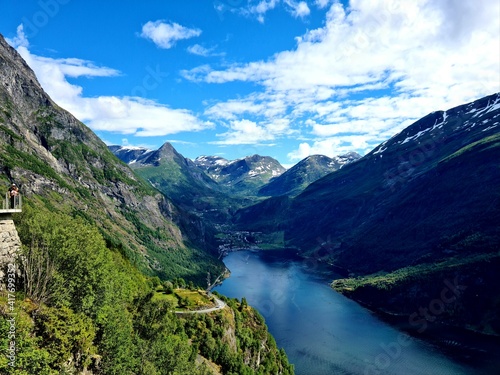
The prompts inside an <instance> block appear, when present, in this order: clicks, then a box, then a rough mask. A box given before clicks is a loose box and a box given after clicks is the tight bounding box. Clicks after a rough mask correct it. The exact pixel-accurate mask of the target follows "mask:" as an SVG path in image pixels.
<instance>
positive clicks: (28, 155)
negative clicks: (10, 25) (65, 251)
mask: <svg viewBox="0 0 500 375" xmlns="http://www.w3.org/2000/svg"><path fill="white" fill-rule="evenodd" d="M0 66H1V74H0V149H1V150H2V152H1V155H0V168H1V170H2V173H1V175H0V178H1V180H2V181H3V182H4V184H6V186H7V184H10V182H14V181H15V182H16V183H17V184H18V185H19V186H20V188H21V193H22V194H23V195H24V197H25V198H27V202H28V203H29V201H30V200H31V201H32V202H33V204H36V205H44V206H49V207H52V209H57V210H61V211H63V212H68V213H71V214H73V215H79V216H82V217H85V218H86V220H88V221H89V222H91V223H99V227H100V229H101V232H102V233H103V235H104V236H105V238H106V239H107V241H108V243H109V244H110V245H111V246H114V247H117V248H120V249H122V250H121V251H123V253H124V254H126V256H127V257H129V258H130V259H131V261H132V262H136V263H137V264H138V266H139V267H140V268H141V269H142V270H143V271H144V272H146V273H148V274H152V275H154V274H158V275H160V276H161V277H163V278H166V277H173V276H180V273H179V272H181V273H182V275H183V276H185V277H187V278H189V277H195V278H200V279H202V278H203V274H204V273H205V272H206V271H205V270H203V271H202V269H203V268H204V267H205V266H203V265H200V266H201V267H198V266H196V267H193V269H192V270H189V269H188V267H187V264H186V266H182V267H179V268H177V266H176V265H175V261H174V260H173V259H174V258H175V257H176V255H175V254H176V253H178V251H182V252H185V251H187V252H192V253H193V254H192V255H193V256H194V254H198V253H199V252H200V251H202V250H200V249H199V248H198V249H194V248H192V247H191V245H190V244H189V243H190V242H191V240H190V239H189V238H187V237H185V236H184V234H183V233H182V232H181V231H180V229H179V227H178V225H177V224H176V223H175V222H174V221H177V222H179V223H180V222H182V220H183V215H184V214H182V212H180V211H179V210H178V209H177V208H176V207H175V206H174V205H173V204H172V203H171V202H170V201H169V200H168V199H166V198H165V197H164V196H162V195H161V194H160V193H159V192H158V191H156V190H154V189H153V188H152V187H150V186H149V185H148V184H146V183H145V182H144V181H143V180H141V179H140V178H137V177H136V175H135V174H134V173H133V172H132V170H131V169H130V168H129V167H128V166H126V165H125V164H123V163H122V162H121V161H120V160H119V159H118V158H116V157H115V156H114V155H113V154H112V153H111V151H109V150H108V148H107V146H106V145H105V144H104V143H103V142H102V141H101V140H100V139H99V138H98V137H97V136H96V135H95V134H94V133H93V132H92V131H91V130H90V129H89V128H88V127H86V126H85V125H84V124H82V123H81V122H80V121H78V120H77V119H76V118H74V117H73V116H72V115H71V114H70V113H69V112H67V111H65V110H63V109H62V108H60V107H59V106H58V105H57V104H55V103H54V102H53V101H52V100H51V99H50V97H49V96H48V95H47V94H46V93H45V92H44V91H43V89H42V87H41V86H40V84H39V83H38V80H37V78H36V76H35V74H34V73H33V71H32V70H31V69H30V68H29V66H28V65H27V64H26V63H25V62H24V61H23V60H22V58H21V57H20V56H19V54H18V53H17V52H16V51H15V50H14V49H13V48H12V47H11V46H9V45H8V44H7V43H6V42H5V40H4V39H3V38H2V37H0ZM214 256H215V254H213V255H211V254H210V253H207V261H206V265H208V264H211V265H210V266H208V268H212V267H214V266H215V265H217V264H219V265H218V266H216V267H215V269H218V270H221V269H222V264H221V263H220V261H217V258H215V257H214ZM176 268H177V270H175V271H174V269H176ZM181 269H182V271H181ZM215 272H217V271H215ZM197 273H198V275H196V274H197Z"/></svg>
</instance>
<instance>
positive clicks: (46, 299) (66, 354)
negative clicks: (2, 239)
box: [0, 204, 293, 375]
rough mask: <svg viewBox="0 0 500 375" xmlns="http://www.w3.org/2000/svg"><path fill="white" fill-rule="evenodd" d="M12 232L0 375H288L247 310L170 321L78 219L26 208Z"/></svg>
mask: <svg viewBox="0 0 500 375" xmlns="http://www.w3.org/2000/svg"><path fill="white" fill-rule="evenodd" d="M16 225H17V227H18V230H19V234H20V237H21V240H22V243H23V249H22V254H20V255H21V256H20V257H19V259H18V260H17V261H16V266H17V268H18V269H19V270H20V271H21V274H20V275H19V276H20V277H19V278H18V282H17V284H16V289H17V293H16V294H15V305H14V307H15V308H14V310H13V311H10V310H9V309H8V308H7V307H8V306H10V305H9V304H8V303H7V296H6V294H5V293H2V294H1V295H0V306H1V307H0V346H1V347H2V348H7V347H9V345H10V344H9V343H10V342H11V340H12V337H11V336H9V333H11V332H12V329H11V326H12V325H11V319H15V344H14V345H15V347H16V350H15V353H16V355H15V360H14V363H15V365H14V366H11V365H9V362H10V359H9V358H8V357H7V356H2V357H1V358H0V372H1V373H2V374H15V375H33V374H37V375H49V374H51V375H52V374H54V375H55V374H79V373H81V372H82V371H84V370H88V371H89V372H88V374H116V375H126V374H144V375H155V374H158V375H159V374H179V375H181V374H185V375H193V374H200V375H201V374H213V373H217V372H214V370H213V369H214V368H215V369H217V368H221V369H222V370H223V373H224V374H235V375H236V374H238V375H240V374H293V369H292V368H291V366H290V365H289V364H288V362H287V359H286V355H285V354H284V352H282V351H279V350H278V349H277V348H276V344H275V342H274V340H273V339H272V338H271V337H270V336H269V334H268V332H267V328H266V326H265V324H264V321H263V320H262V318H260V317H259V315H258V313H257V312H255V311H254V310H252V309H250V308H249V307H248V306H243V307H242V306H240V304H238V303H236V302H234V301H228V303H229V306H231V307H226V308H225V309H224V310H222V312H218V313H213V314H210V315H203V316H200V317H193V318H191V319H187V318H186V319H182V318H179V317H177V316H176V315H175V313H174V312H173V310H174V309H173V307H174V306H173V304H172V303H171V302H169V301H168V300H161V299H155V298H154V296H155V289H156V287H157V286H158V285H159V284H160V281H159V279H158V278H151V277H147V276H144V275H143V274H142V273H140V272H139V271H138V270H137V268H135V267H134V266H133V265H132V264H131V263H130V262H129V261H128V260H126V259H125V258H124V257H123V256H122V254H120V253H119V252H118V251H116V249H110V248H108V247H107V246H106V241H105V240H104V238H103V237H102V235H101V234H100V232H99V230H98V229H97V228H96V227H95V226H93V225H90V224H88V223H87V222H86V221H85V220H84V219H82V218H72V217H71V216H69V215H66V214H63V213H53V212H49V211H48V210H43V209H42V210H40V209H34V208H33V207H32V205H31V204H28V205H27V206H26V207H25V209H24V212H23V213H22V214H18V216H17V217H16ZM14 314H15V315H14ZM13 317H14V318H13ZM203 322H205V323H203ZM231 332H232V333H231ZM201 338H203V339H202V340H201ZM228 342H230V343H231V344H230V345H228ZM199 354H201V355H203V356H206V358H207V359H209V360H210V361H208V360H207V359H205V360H200V358H202V357H200V356H199ZM255 358H260V360H258V361H257V360H255ZM210 362H211V363H212V365H211V366H209V365H208V363H210Z"/></svg>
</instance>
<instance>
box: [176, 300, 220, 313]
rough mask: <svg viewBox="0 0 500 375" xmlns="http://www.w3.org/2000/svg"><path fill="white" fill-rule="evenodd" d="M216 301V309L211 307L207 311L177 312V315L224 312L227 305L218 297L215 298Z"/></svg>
mask: <svg viewBox="0 0 500 375" xmlns="http://www.w3.org/2000/svg"><path fill="white" fill-rule="evenodd" d="M213 297H214V299H215V303H216V304H217V306H215V307H209V308H207V309H201V310H183V311H179V310H178V311H175V313H176V314H207V313H211V312H214V311H217V310H222V309H223V308H224V307H226V306H227V305H226V303H225V302H224V301H222V300H220V299H218V298H217V297H215V296H213Z"/></svg>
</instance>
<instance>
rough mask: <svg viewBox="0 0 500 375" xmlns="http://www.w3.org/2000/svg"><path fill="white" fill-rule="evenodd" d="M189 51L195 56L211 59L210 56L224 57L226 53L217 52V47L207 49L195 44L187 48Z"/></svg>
mask: <svg viewBox="0 0 500 375" xmlns="http://www.w3.org/2000/svg"><path fill="white" fill-rule="evenodd" d="M187 51H188V52H189V53H191V54H193V55H198V56H203V57H209V56H224V55H225V53H222V52H215V47H212V48H205V47H203V46H201V45H199V44H194V45H192V46H189V47H188V48H187Z"/></svg>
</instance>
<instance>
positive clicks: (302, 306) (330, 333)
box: [216, 251, 474, 375]
mask: <svg viewBox="0 0 500 375" xmlns="http://www.w3.org/2000/svg"><path fill="white" fill-rule="evenodd" d="M224 263H225V264H226V266H227V268H229V270H230V271H231V276H230V278H228V279H226V280H225V281H224V282H223V284H222V285H220V286H218V287H217V288H216V290H217V291H218V292H219V293H221V294H224V295H226V296H228V297H231V298H238V299H241V298H242V297H245V298H246V299H247V301H248V303H249V304H250V305H252V306H253V307H255V308H257V309H258V310H259V312H260V313H261V314H262V315H263V316H264V318H265V319H266V323H267V325H268V327H269V331H270V332H271V333H272V334H273V336H274V337H275V338H276V342H277V344H278V347H283V348H284V349H285V350H286V352H287V354H288V357H289V359H290V362H291V363H293V364H294V365H295V371H296V374H297V375H334V374H339V375H365V374H366V375H376V374H377V375H378V374H380V375H462V374H464V375H465V374H467V375H470V374H474V372H473V371H472V370H471V369H468V368H466V367H464V366H462V365H460V364H458V363H456V362H454V361H453V360H452V359H450V358H448V357H446V356H444V355H443V354H441V353H440V352H439V351H438V350H437V349H436V348H434V347H432V346H431V345H429V344H428V343H425V342H423V341H420V340H417V339H412V338H411V337H410V336H407V335H406V334H404V333H403V332H401V331H398V330H397V329H395V328H393V327H392V326H390V325H388V324H386V323H385V322H383V321H381V320H380V319H378V318H377V317H376V316H375V315H374V314H373V313H371V312H370V311H368V310H366V309H365V308H363V307H361V306H360V305H358V304H357V303H356V302H354V301H351V300H349V299H348V298H346V297H344V296H342V295H341V294H339V293H336V292H335V291H333V290H332V289H331V288H330V287H329V285H328V283H329V282H331V281H332V280H333V279H335V278H336V277H338V275H335V274H334V273H333V272H331V271H329V270H328V269H326V268H325V267H324V266H323V267H322V266H321V265H319V264H317V263H315V262H314V261H309V260H302V259H300V258H296V257H293V256H290V254H289V253H288V252H284V251H262V252H255V251H238V252H233V253H230V254H229V255H228V256H227V257H226V258H225V259H224Z"/></svg>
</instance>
